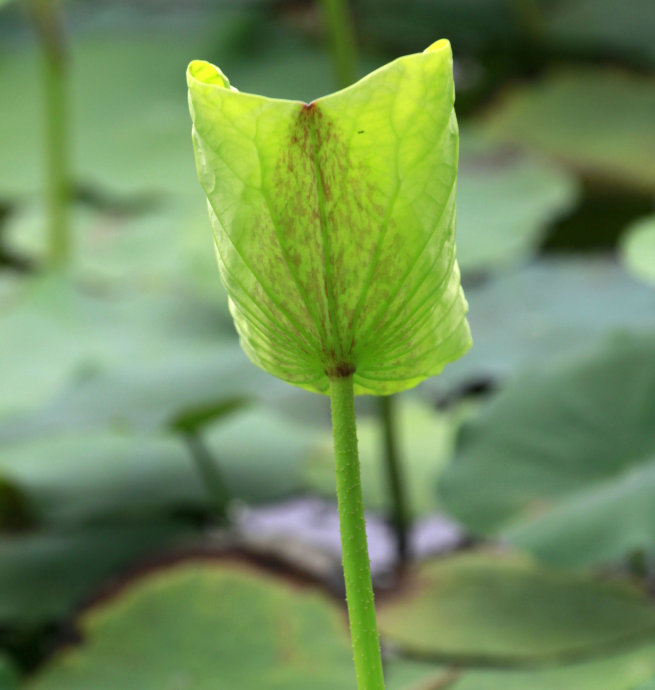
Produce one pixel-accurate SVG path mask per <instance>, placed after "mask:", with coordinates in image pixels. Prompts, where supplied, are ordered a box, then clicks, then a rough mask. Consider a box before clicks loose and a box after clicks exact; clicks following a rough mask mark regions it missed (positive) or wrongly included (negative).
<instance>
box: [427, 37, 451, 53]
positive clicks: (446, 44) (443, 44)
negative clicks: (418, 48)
mask: <svg viewBox="0 0 655 690" xmlns="http://www.w3.org/2000/svg"><path fill="white" fill-rule="evenodd" d="M441 50H446V51H448V52H449V53H451V52H452V49H451V47H450V41H449V40H448V39H447V38H440V39H439V40H438V41H435V42H434V43H433V44H432V45H429V46H428V47H427V48H426V49H425V50H424V51H423V52H424V53H436V52H438V51H441Z"/></svg>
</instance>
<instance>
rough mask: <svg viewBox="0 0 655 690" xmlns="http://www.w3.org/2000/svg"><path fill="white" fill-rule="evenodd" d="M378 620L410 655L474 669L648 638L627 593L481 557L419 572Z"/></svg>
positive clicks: (642, 605) (635, 601) (654, 626)
mask: <svg viewBox="0 0 655 690" xmlns="http://www.w3.org/2000/svg"><path fill="white" fill-rule="evenodd" d="M378 620H379V625H380V631H381V634H382V635H383V637H386V638H387V639H388V640H389V641H391V642H394V643H395V644H397V645H399V646H400V647H401V648H402V649H405V650H408V651H409V652H411V653H412V654H421V655H431V656H433V657H435V658H437V657H438V658H440V659H442V660H450V661H457V660H462V661H464V663H472V664H475V663H478V664H479V663H485V662H486V663H494V664H505V665H512V664H520V663H536V662H544V661H547V660H550V661H556V660H563V659H565V658H567V657H572V658H575V657H579V656H584V655H593V654H603V653H605V652H606V650H607V649H608V648H611V646H612V645H617V644H627V643H635V641H636V642H638V641H640V640H642V641H643V640H644V639H652V638H653V634H654V633H655V611H653V609H652V607H651V606H650V604H649V603H648V601H647V600H646V599H645V598H644V597H642V596H641V595H639V594H638V593H637V592H636V591H635V590H632V589H630V588H627V587H625V586H619V585H615V584H610V583H600V582H595V581H594V580H591V579H589V578H585V577H581V576H574V575H570V574H566V573H563V572H559V571H551V570H546V569H544V568H541V567H539V566H537V565H536V564H535V563H534V562H532V561H531V560H529V559H528V558H526V557H524V556H522V555H498V554H496V555H492V554H485V553H469V554H465V555H459V556H455V557H451V558H447V559H441V560H436V561H431V562H427V563H425V564H423V565H421V566H420V567H419V568H418V569H417V571H416V572H414V573H413V574H412V575H411V576H410V580H409V581H408V582H406V583H405V586H404V587H403V588H402V589H401V591H400V592H399V593H398V594H397V595H396V596H395V597H394V598H393V599H389V600H388V601H386V602H384V603H381V604H380V605H379V613H378Z"/></svg>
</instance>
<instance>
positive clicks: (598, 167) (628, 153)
mask: <svg viewBox="0 0 655 690" xmlns="http://www.w3.org/2000/svg"><path fill="white" fill-rule="evenodd" d="M654 111H655V84H654V83H653V80H652V79H650V78H647V77H644V76H636V75H630V74H626V73H621V72H618V71H611V70H600V69H596V70H594V69H589V68H587V69H576V70H568V71H561V72H558V73H555V74H552V75H550V76H549V77H547V78H546V79H545V80H544V81H542V82H539V83H536V84H534V85H532V86H529V87H525V88H521V89H517V90H515V91H513V92H511V93H509V94H508V95H507V96H506V97H505V98H504V99H503V100H502V101H501V102H500V103H499V104H498V105H497V107H496V108H495V110H493V111H492V114H491V117H490V119H489V121H488V125H489V129H490V132H491V133H493V134H494V136H496V137H497V138H499V139H500V140H502V141H506V142H511V143H515V144H519V145H523V146H526V147H527V148H530V149H538V150H540V151H543V152H544V153H547V154H549V155H552V156H553V157H555V158H557V159H559V160H561V161H563V162H565V163H567V164H568V165H570V166H571V167H572V168H574V169H575V170H578V171H580V172H582V173H584V174H585V175H587V176H589V177H591V178H597V179H601V180H606V181H609V182H613V183H621V184H624V185H629V186H631V187H634V188H637V189H642V190H645V191H647V192H652V191H653V190H655V166H653V159H654V158H655V128H654V127H653V118H652V113H653V112H654Z"/></svg>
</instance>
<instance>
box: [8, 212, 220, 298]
mask: <svg viewBox="0 0 655 690" xmlns="http://www.w3.org/2000/svg"><path fill="white" fill-rule="evenodd" d="M71 215H72V222H71V226H72V239H71V242H72V245H73V254H74V262H73V265H72V266H71V268H70V272H71V274H72V275H73V278H74V279H75V280H76V281H78V282H81V281H84V282H86V283H91V284H93V285H95V286H100V287H101V288H102V289H103V291H105V292H107V291H113V292H117V291H119V292H123V293H124V292H126V291H127V290H139V291H142V292H143V291H158V290H159V291H162V290H177V291H184V290H186V291H188V290H190V289H194V290H201V291H203V292H206V293H209V292H210V290H211V294H212V297H213V299H215V300H216V302H217V303H220V302H221V301H222V300H221V299H220V298H221V294H220V292H221V284H220V280H219V278H218V276H217V275H216V262H215V260H214V257H213V251H212V243H211V239H210V238H208V237H207V236H206V234H205V233H203V232H201V229H202V228H204V227H205V226H206V223H207V220H206V214H205V213H204V211H203V210H202V209H198V208H197V207H195V210H192V207H190V206H189V205H187V204H170V203H165V202H162V203H161V204H159V205H157V206H156V207H155V208H152V209H151V208H147V209H132V210H131V212H129V211H128V212H123V213H114V214H111V213H107V212H105V213H102V212H99V211H94V210H91V209H88V208H84V207H81V206H79V205H76V206H74V207H73V209H72V214H71ZM47 228H48V222H47V217H46V214H45V211H44V209H43V207H42V206H41V205H37V204H32V205H25V206H23V207H21V208H19V209H18V210H17V211H16V212H15V213H14V214H12V216H10V218H9V219H8V221H7V223H6V226H5V233H6V241H5V244H6V246H7V248H8V250H9V251H11V252H12V253H13V254H14V255H16V256H19V257H22V258H26V259H28V260H29V261H31V262H32V263H34V264H37V265H43V264H44V262H45V261H46V259H47V256H48V236H47Z"/></svg>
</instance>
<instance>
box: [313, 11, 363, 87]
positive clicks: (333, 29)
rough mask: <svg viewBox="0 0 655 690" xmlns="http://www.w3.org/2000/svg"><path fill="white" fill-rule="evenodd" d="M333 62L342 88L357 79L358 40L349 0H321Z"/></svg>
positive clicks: (338, 83)
mask: <svg viewBox="0 0 655 690" xmlns="http://www.w3.org/2000/svg"><path fill="white" fill-rule="evenodd" d="M321 6H322V8H323V16H324V17H325V23H326V25H327V30H328V38H329V42H330V51H331V53H332V62H333V64H334V70H335V72H336V75H337V85H338V87H339V88H340V89H343V88H345V87H346V86H350V85H351V84H352V83H353V82H354V81H355V79H357V41H356V38H355V26H354V24H353V20H352V16H351V14H350V9H349V7H348V0H321Z"/></svg>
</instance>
